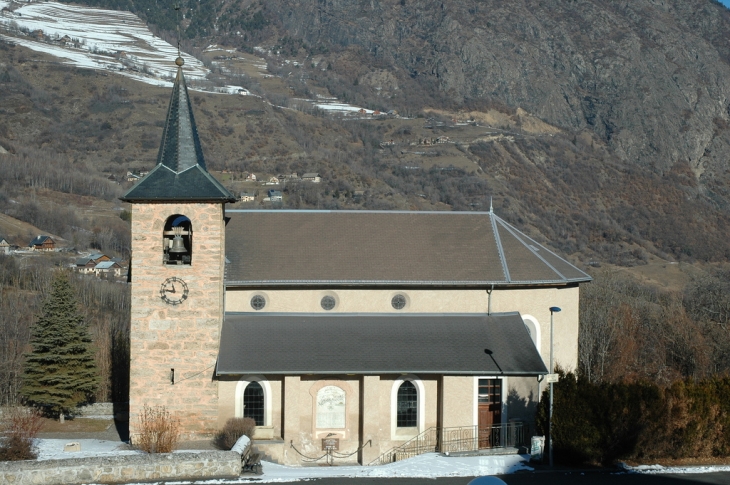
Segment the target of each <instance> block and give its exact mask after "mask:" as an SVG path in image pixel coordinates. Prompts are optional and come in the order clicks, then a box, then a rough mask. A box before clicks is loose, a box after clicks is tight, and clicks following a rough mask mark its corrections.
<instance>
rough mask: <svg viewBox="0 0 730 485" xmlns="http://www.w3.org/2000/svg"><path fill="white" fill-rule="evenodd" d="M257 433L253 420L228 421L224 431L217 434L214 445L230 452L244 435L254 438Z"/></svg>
mask: <svg viewBox="0 0 730 485" xmlns="http://www.w3.org/2000/svg"><path fill="white" fill-rule="evenodd" d="M254 431H256V421H254V420H253V419H252V418H231V419H229V420H228V421H226V424H225V426H223V429H222V430H220V431H218V433H216V435H215V438H214V439H213V443H214V444H215V445H216V446H217V447H218V448H220V449H221V450H230V449H231V448H233V445H235V444H236V441H238V438H240V437H241V436H243V435H246V436H248V437H249V438H252V437H253V433H254Z"/></svg>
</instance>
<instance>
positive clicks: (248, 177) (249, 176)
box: [246, 173, 256, 182]
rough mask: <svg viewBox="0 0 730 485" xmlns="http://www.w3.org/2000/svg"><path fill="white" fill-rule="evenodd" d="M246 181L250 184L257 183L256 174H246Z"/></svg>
mask: <svg viewBox="0 0 730 485" xmlns="http://www.w3.org/2000/svg"><path fill="white" fill-rule="evenodd" d="M246 180H248V181H249V182H255V181H256V174H255V173H247V174H246Z"/></svg>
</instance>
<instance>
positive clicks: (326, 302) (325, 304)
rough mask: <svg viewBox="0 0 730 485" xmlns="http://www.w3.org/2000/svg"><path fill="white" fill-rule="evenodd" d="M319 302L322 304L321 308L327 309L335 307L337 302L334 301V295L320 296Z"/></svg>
mask: <svg viewBox="0 0 730 485" xmlns="http://www.w3.org/2000/svg"><path fill="white" fill-rule="evenodd" d="M319 304H320V305H322V308H324V309H325V310H328V311H329V310H332V309H333V308H334V307H335V305H336V304H337V302H336V301H335V297H333V296H329V295H327V296H325V297H322V301H320V302H319Z"/></svg>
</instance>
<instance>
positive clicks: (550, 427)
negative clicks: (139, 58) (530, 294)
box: [548, 306, 560, 468]
mask: <svg viewBox="0 0 730 485" xmlns="http://www.w3.org/2000/svg"><path fill="white" fill-rule="evenodd" d="M559 311H560V308H558V307H556V306H551V307H550V374H552V373H553V372H555V369H554V368H553V313H558V312H559ZM548 448H550V468H552V467H553V380H552V379H550V419H549V425H548Z"/></svg>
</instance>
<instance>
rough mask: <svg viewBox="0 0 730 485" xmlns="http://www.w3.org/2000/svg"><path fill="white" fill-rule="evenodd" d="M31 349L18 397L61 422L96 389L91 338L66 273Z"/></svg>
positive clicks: (58, 278)
mask: <svg viewBox="0 0 730 485" xmlns="http://www.w3.org/2000/svg"><path fill="white" fill-rule="evenodd" d="M30 344H31V346H32V351H31V352H30V353H29V354H26V363H25V369H24V373H23V387H22V388H21V394H22V395H23V396H24V397H25V399H26V401H27V402H28V403H29V404H32V405H34V406H38V407H40V408H42V409H44V410H45V411H46V412H48V413H50V414H52V415H57V416H59V417H60V419H61V422H63V414H64V413H65V412H68V411H70V410H71V409H73V408H74V407H76V406H77V405H78V404H79V403H82V402H86V401H88V400H89V399H90V398H91V397H92V396H93V394H94V391H95V390H96V386H97V383H98V377H97V372H96V364H95V362H94V352H93V349H92V346H91V337H90V335H89V331H88V328H87V326H86V322H85V321H84V317H83V316H82V315H81V314H80V313H79V310H78V303H77V301H76V295H75V293H74V289H73V288H72V287H71V283H70V282H69V279H68V275H67V274H66V272H63V271H59V272H58V273H57V274H56V275H55V277H54V280H53V285H52V288H51V294H50V295H49V296H48V298H47V299H46V301H45V302H44V304H43V309H42V310H41V314H40V315H39V316H38V319H37V321H36V323H35V325H34V326H33V327H32V329H31V341H30Z"/></svg>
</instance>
